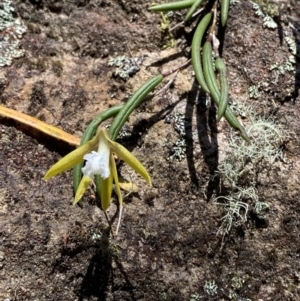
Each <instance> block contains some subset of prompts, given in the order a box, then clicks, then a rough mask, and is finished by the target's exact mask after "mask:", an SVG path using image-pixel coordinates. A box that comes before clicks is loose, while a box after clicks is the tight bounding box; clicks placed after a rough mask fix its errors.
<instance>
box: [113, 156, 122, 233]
mask: <svg viewBox="0 0 300 301" xmlns="http://www.w3.org/2000/svg"><path fill="white" fill-rule="evenodd" d="M110 166H111V168H110V171H111V173H112V175H113V179H114V182H115V191H116V193H117V195H118V200H119V204H120V206H119V220H118V224H117V228H116V235H117V234H118V231H119V228H120V224H121V218H122V209H123V197H122V193H121V189H120V185H119V178H118V172H117V167H116V162H115V159H114V156H113V155H112V154H111V156H110Z"/></svg>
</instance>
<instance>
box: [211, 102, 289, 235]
mask: <svg viewBox="0 0 300 301" xmlns="http://www.w3.org/2000/svg"><path fill="white" fill-rule="evenodd" d="M234 111H241V112H247V117H248V122H247V124H245V125H244V127H245V130H246V132H247V133H248V135H249V137H250V139H251V144H247V143H244V142H241V141H240V140H239V138H238V136H237V135H235V133H234V132H233V131H232V132H231V137H230V139H229V146H228V147H229V149H228V151H227V152H226V154H225V158H224V160H222V161H221V162H220V164H219V170H218V172H217V173H218V174H219V177H220V180H221V183H222V187H223V188H224V191H226V193H225V194H223V195H220V196H218V197H216V198H215V200H216V201H217V204H218V205H222V207H223V211H224V215H223V217H222V218H221V226H220V228H219V231H218V233H221V234H223V235H225V234H228V233H229V231H230V230H231V228H232V226H238V225H241V224H243V223H245V222H246V220H247V214H248V211H249V208H251V209H252V210H253V212H254V213H255V214H261V213H262V212H263V211H265V210H266V209H268V208H269V204H268V203H266V202H263V201H260V200H259V195H258V191H257V189H256V187H257V183H258V178H257V174H258V173H261V172H260V171H262V170H270V169H272V167H273V166H274V165H276V161H279V160H280V161H283V162H284V154H283V151H282V144H283V143H284V141H286V139H288V137H289V133H288V132H287V131H286V130H284V128H283V126H281V125H279V124H276V123H275V122H273V121H272V120H266V119H264V118H262V117H260V116H258V115H257V113H256V110H255V108H253V107H249V106H245V105H239V106H238V110H234Z"/></svg>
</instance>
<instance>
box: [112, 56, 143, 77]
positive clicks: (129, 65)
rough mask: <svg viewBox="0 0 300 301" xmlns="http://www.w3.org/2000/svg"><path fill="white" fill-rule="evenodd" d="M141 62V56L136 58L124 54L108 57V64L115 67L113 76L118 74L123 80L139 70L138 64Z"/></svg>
mask: <svg viewBox="0 0 300 301" xmlns="http://www.w3.org/2000/svg"><path fill="white" fill-rule="evenodd" d="M142 62H143V56H139V57H137V58H128V57H125V56H118V57H116V58H110V59H109V61H108V66H114V67H117V68H116V70H115V71H114V75H115V76H119V77H121V78H122V79H124V80H128V79H129V77H130V76H132V75H134V74H135V73H137V72H138V71H139V70H140V67H139V65H140V64H141V63H142Z"/></svg>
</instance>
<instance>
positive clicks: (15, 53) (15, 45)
mask: <svg viewBox="0 0 300 301" xmlns="http://www.w3.org/2000/svg"><path fill="white" fill-rule="evenodd" d="M11 4H12V1H10V0H2V3H1V4H0V33H1V36H2V37H1V40H0V67H4V66H9V65H11V63H12V61H13V59H15V58H19V57H21V56H22V55H24V50H22V49H20V39H21V38H22V35H23V34H24V33H25V32H26V30H27V28H26V26H25V25H24V23H23V22H22V20H21V19H19V18H15V17H14V15H13V12H14V8H13V7H12V5H11Z"/></svg>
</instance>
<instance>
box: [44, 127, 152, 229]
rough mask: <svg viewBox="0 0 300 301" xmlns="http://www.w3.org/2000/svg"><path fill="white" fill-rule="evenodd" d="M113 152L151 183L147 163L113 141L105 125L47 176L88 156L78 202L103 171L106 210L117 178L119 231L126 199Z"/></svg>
mask: <svg viewBox="0 0 300 301" xmlns="http://www.w3.org/2000/svg"><path fill="white" fill-rule="evenodd" d="M113 153H115V154H116V155H117V156H118V157H119V158H120V159H122V160H123V161H125V162H126V163H127V164H128V165H129V166H130V167H131V168H133V169H134V170H135V171H136V172H137V173H138V174H140V175H141V176H142V177H143V178H144V179H145V180H146V182H147V183H148V184H150V185H151V178H150V176H149V174H148V172H147V171H146V169H145V167H144V166H143V165H142V164H141V163H140V161H139V160H138V159H137V158H136V157H135V156H134V155H132V154H131V153H130V152H129V151H128V150H127V149H126V148H125V147H123V146H122V145H120V144H119V143H116V142H114V141H112V140H111V139H110V138H109V136H108V133H107V131H106V129H104V128H101V129H99V130H98V132H97V134H96V135H95V137H94V138H93V139H92V140H90V141H88V142H87V143H85V144H83V145H82V146H80V147H78V148H77V149H76V150H74V151H72V152H71V153H69V154H68V155H66V156H65V157H63V158H62V159H60V160H59V161H58V162H57V163H56V164H54V165H53V166H52V167H51V168H50V169H49V170H48V171H47V173H46V175H45V176H44V179H49V178H51V177H54V176H56V175H58V174H59V173H61V172H63V171H65V170H67V169H70V168H72V167H74V166H75V165H77V164H78V163H80V162H82V161H83V160H86V164H85V166H84V167H83V168H82V172H83V174H84V176H83V177H82V179H81V182H80V184H79V187H78V189H77V191H76V195H75V199H74V204H76V203H77V202H78V201H79V200H80V199H81V197H82V196H83V194H84V192H85V191H86V189H87V188H88V186H89V185H90V183H91V182H92V181H93V180H94V179H95V176H96V175H99V176H100V177H99V178H100V186H101V192H100V198H101V207H102V209H103V210H104V211H106V210H107V208H108V207H109V205H110V203H111V193H112V186H113V182H114V184H115V191H116V193H117V196H118V200H119V204H120V211H119V212H120V215H119V221H118V225H117V230H116V233H117V232H118V229H119V226H120V220H121V215H122V208H123V199H122V194H121V189H120V184H119V178H118V173H117V167H116V163H115V159H114V157H113Z"/></svg>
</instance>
